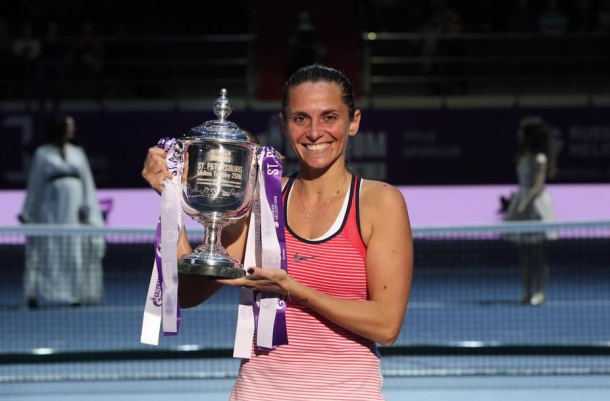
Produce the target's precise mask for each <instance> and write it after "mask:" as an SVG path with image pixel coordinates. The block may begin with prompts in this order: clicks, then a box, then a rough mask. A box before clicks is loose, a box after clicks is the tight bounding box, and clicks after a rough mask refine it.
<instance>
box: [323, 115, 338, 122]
mask: <svg viewBox="0 0 610 401" xmlns="http://www.w3.org/2000/svg"><path fill="white" fill-rule="evenodd" d="M336 119H337V117H336V116H325V117H324V121H335V120H336Z"/></svg>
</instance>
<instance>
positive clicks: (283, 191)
mask: <svg viewBox="0 0 610 401" xmlns="http://www.w3.org/2000/svg"><path fill="white" fill-rule="evenodd" d="M297 175H299V172H298V171H297V172H296V173H293V174H292V175H290V176H289V177H288V181H287V182H286V185H284V188H282V197H283V196H285V195H286V191H288V188H290V187H291V186H292V183H293V182H294V180H296V179H297ZM284 211H285V210H284ZM285 216H286V213H284V220H286V217H285ZM284 224H286V221H284Z"/></svg>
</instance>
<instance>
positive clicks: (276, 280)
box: [216, 267, 292, 295]
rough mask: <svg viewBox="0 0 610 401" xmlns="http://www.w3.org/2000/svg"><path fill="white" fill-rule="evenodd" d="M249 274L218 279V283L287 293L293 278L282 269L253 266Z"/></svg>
mask: <svg viewBox="0 0 610 401" xmlns="http://www.w3.org/2000/svg"><path fill="white" fill-rule="evenodd" d="M248 273H249V274H248V275H247V276H246V277H242V278H233V279H218V280H216V281H217V282H218V283H221V284H225V285H229V286H231V287H244V288H248V289H251V290H260V291H272V292H277V293H279V294H284V295H287V294H288V291H289V288H288V286H289V285H290V281H292V279H291V278H290V277H289V276H288V274H287V273H286V271H285V270H282V269H261V268H260V267H251V268H249V269H248Z"/></svg>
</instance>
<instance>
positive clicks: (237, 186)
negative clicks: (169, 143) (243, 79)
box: [178, 89, 260, 278]
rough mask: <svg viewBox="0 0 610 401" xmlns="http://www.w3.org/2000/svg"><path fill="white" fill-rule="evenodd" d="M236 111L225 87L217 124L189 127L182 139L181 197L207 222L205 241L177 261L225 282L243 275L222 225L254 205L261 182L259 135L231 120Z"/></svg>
mask: <svg viewBox="0 0 610 401" xmlns="http://www.w3.org/2000/svg"><path fill="white" fill-rule="evenodd" d="M232 109H233V107H232V105H231V103H230V102H229V100H228V99H227V91H226V89H222V90H221V91H220V98H218V99H217V100H216V102H215V103H214V114H216V116H217V117H218V119H217V120H212V121H207V122H205V123H203V124H202V125H200V126H198V127H194V128H191V129H190V130H189V131H188V132H187V133H186V134H185V135H184V136H183V137H182V138H180V139H179V140H178V141H179V142H180V144H181V145H182V153H183V155H184V173H183V175H182V184H181V193H182V207H183V209H184V211H185V212H186V213H187V214H188V215H189V216H191V217H192V218H193V219H194V220H197V221H198V222H200V223H201V224H203V228H204V230H205V231H204V240H203V244H201V245H199V246H198V247H197V248H195V250H194V251H193V253H192V254H190V255H185V256H183V257H181V258H180V260H179V262H178V272H179V273H182V274H193V275H202V276H213V277H221V278H237V277H242V276H244V275H245V272H244V271H243V269H242V265H241V263H240V262H239V260H237V259H234V258H232V257H231V256H229V254H228V253H227V251H226V250H225V249H224V247H223V246H222V245H221V242H220V235H221V231H222V229H223V228H224V227H226V226H227V225H229V224H233V223H235V222H236V221H238V220H239V219H241V218H242V217H244V216H245V215H246V214H247V213H248V211H249V210H250V208H251V206H252V202H253V200H254V193H255V190H256V181H257V176H258V174H257V157H256V155H257V152H258V150H259V149H260V147H259V145H258V140H257V139H256V137H255V136H254V135H252V134H250V133H248V132H246V131H243V130H241V129H240V128H239V127H238V126H237V125H236V124H235V123H232V122H230V121H227V117H228V116H229V114H231V111H232Z"/></svg>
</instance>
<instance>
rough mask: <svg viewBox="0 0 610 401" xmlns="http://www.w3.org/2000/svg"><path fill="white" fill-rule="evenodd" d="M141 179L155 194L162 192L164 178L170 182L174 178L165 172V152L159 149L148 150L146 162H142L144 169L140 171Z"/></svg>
mask: <svg viewBox="0 0 610 401" xmlns="http://www.w3.org/2000/svg"><path fill="white" fill-rule="evenodd" d="M142 177H144V179H145V180H146V182H148V184H149V185H150V186H151V187H153V189H154V190H155V191H157V193H159V194H161V192H163V181H165V179H166V178H168V179H170V180H171V179H173V178H174V177H173V176H172V174H171V173H170V172H169V171H168V170H167V162H166V161H165V150H163V149H161V148H150V149H148V154H147V155H146V160H144V168H143V169H142Z"/></svg>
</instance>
